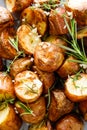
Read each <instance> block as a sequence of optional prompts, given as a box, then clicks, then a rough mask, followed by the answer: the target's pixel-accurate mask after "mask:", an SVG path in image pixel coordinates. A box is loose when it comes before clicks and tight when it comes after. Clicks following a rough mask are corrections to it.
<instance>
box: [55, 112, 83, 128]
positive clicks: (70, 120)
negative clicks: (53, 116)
mask: <svg viewBox="0 0 87 130" xmlns="http://www.w3.org/2000/svg"><path fill="white" fill-rule="evenodd" d="M83 129H84V126H83V121H82V120H81V119H80V118H79V117H78V116H76V115H74V114H71V115H70V114H69V115H66V116H65V117H63V118H62V119H60V120H59V121H58V122H57V124H56V130H83Z"/></svg>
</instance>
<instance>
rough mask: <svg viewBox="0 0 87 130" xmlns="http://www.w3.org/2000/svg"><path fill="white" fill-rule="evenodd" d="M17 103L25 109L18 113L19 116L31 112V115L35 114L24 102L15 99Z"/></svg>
mask: <svg viewBox="0 0 87 130" xmlns="http://www.w3.org/2000/svg"><path fill="white" fill-rule="evenodd" d="M17 104H18V105H19V106H20V107H21V108H22V109H23V110H24V111H25V112H23V113H21V114H20V116H23V115H26V114H31V115H33V116H35V114H34V113H33V111H32V110H31V108H30V107H29V106H28V107H27V106H26V105H25V104H24V103H22V102H20V101H17Z"/></svg>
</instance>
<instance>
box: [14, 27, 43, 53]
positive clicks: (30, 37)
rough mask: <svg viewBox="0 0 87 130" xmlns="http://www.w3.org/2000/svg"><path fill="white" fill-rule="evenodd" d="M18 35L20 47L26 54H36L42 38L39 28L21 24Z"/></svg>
mask: <svg viewBox="0 0 87 130" xmlns="http://www.w3.org/2000/svg"><path fill="white" fill-rule="evenodd" d="M17 36H18V41H19V48H20V49H21V50H23V51H24V52H25V54H28V55H32V54H34V51H35V47H36V45H37V44H38V43H39V42H41V39H40V37H39V35H38V33H37V29H36V28H35V29H31V27H30V26H28V25H21V26H20V27H19V28H18V29H17Z"/></svg>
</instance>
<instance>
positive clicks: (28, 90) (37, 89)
mask: <svg viewBox="0 0 87 130" xmlns="http://www.w3.org/2000/svg"><path fill="white" fill-rule="evenodd" d="M14 80H15V81H14V88H15V93H16V96H17V97H18V99H20V100H21V101H23V102H25V103H27V102H29V103H30V102H33V101H35V100H37V99H38V98H39V97H40V95H41V94H42V91H43V86H42V82H41V81H40V80H39V78H38V76H37V74H35V73H34V72H32V71H28V70H26V71H23V72H21V73H18V74H17V75H16V76H15V79H14Z"/></svg>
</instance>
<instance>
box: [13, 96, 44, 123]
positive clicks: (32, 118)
mask: <svg viewBox="0 0 87 130" xmlns="http://www.w3.org/2000/svg"><path fill="white" fill-rule="evenodd" d="M27 105H28V106H29V107H30V109H31V110H32V111H33V115H32V114H24V115H22V116H21V118H22V119H23V120H24V121H26V122H28V123H32V124H35V123H39V122H40V121H42V120H43V119H44V116H45V114H46V104H45V99H44V97H40V98H39V99H38V100H37V101H35V102H33V103H30V104H27ZM16 108H17V110H18V112H19V113H20V114H23V113H24V112H25V111H24V110H23V109H22V108H21V107H20V106H19V104H18V103H16Z"/></svg>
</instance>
